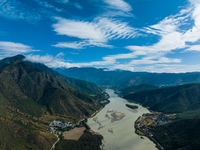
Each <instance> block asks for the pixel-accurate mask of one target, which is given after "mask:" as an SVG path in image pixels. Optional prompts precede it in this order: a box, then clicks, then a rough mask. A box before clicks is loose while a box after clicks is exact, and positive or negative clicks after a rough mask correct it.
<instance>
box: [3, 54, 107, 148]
mask: <svg viewBox="0 0 200 150" xmlns="http://www.w3.org/2000/svg"><path fill="white" fill-rule="evenodd" d="M24 58H25V57H24V56H22V55H17V56H14V57H10V58H5V59H3V60H1V61H0V122H1V123H0V129H1V130H0V145H1V148H2V149H13V148H15V149H20V150H22V149H34V150H35V149H49V147H50V146H51V145H53V142H55V140H56V137H54V136H53V135H51V134H49V133H48V132H46V130H47V127H46V125H48V124H49V121H52V120H53V119H58V118H59V119H61V120H68V121H75V120H77V119H78V118H80V117H83V116H87V117H89V116H91V115H92V114H93V113H95V112H96V111H97V110H99V109H100V108H101V105H100V104H99V103H98V100H100V99H102V98H104V93H103V91H102V90H101V89H100V88H99V87H98V86H96V85H95V84H94V83H90V82H86V81H82V80H77V79H72V78H67V77H65V76H63V75H60V74H59V73H57V72H55V71H53V70H52V69H50V68H48V67H46V66H45V65H43V64H35V63H31V62H27V61H24ZM13 136H14V137H15V138H13ZM10 140H11V143H12V144H10V142H9V141H10ZM22 143H23V144H22Z"/></svg>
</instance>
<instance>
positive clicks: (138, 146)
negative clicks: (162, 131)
mask: <svg viewBox="0 0 200 150" xmlns="http://www.w3.org/2000/svg"><path fill="white" fill-rule="evenodd" d="M106 92H107V93H108V94H109V95H110V99H109V100H110V103H109V104H108V105H106V106H105V107H104V108H103V109H102V110H101V111H100V112H99V113H97V114H96V115H95V116H94V117H93V118H95V119H93V118H90V119H88V125H89V126H90V127H91V129H92V130H94V131H96V132H98V133H100V134H101V135H102V136H103V137H104V141H103V145H104V146H103V148H104V149H105V150H157V148H156V147H155V144H154V143H153V142H152V141H150V140H149V139H148V138H146V137H144V139H142V138H141V136H138V135H137V134H135V128H134V122H135V121H136V120H137V118H138V117H139V116H141V115H142V114H143V113H148V112H149V111H148V110H147V109H146V108H144V107H142V106H140V105H137V104H134V103H129V102H127V101H126V100H125V99H123V98H120V97H118V96H117V94H115V93H114V91H113V90H112V89H107V90H106ZM125 104H134V105H137V106H138V107H139V108H138V110H137V112H133V111H130V109H129V108H127V107H126V106H125ZM108 110H109V111H108ZM112 111H113V112H120V113H119V114H124V115H125V117H123V118H122V119H121V118H118V119H119V120H117V119H115V120H114V121H113V120H112V118H113V116H112V113H113V112H112ZM106 114H107V115H106ZM105 115H106V116H105ZM100 125H101V126H100ZM99 127H100V128H99Z"/></svg>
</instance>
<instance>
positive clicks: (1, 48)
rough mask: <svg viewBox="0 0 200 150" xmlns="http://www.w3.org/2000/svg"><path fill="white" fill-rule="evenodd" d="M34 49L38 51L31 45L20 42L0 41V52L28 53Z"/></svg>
mask: <svg viewBox="0 0 200 150" xmlns="http://www.w3.org/2000/svg"><path fill="white" fill-rule="evenodd" d="M34 51H39V50H34V49H32V47H30V46H28V45H24V44H21V43H14V42H7V41H0V52H1V53H7V54H8V53H10V54H18V53H30V52H34Z"/></svg>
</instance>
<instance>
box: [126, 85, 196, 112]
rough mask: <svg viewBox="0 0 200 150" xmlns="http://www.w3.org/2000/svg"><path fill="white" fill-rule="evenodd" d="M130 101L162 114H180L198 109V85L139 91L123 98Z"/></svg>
mask: <svg viewBox="0 0 200 150" xmlns="http://www.w3.org/2000/svg"><path fill="white" fill-rule="evenodd" d="M124 98H126V99H129V100H130V101H135V102H138V103H140V104H142V105H144V106H145V107H149V108H150V109H152V110H155V111H161V112H164V113H181V112H184V111H188V110H196V109H199V108H200V84H199V83H194V84H186V85H180V86H175V87H165V88H159V89H153V90H146V91H141V92H138V93H133V94H130V95H126V96H124Z"/></svg>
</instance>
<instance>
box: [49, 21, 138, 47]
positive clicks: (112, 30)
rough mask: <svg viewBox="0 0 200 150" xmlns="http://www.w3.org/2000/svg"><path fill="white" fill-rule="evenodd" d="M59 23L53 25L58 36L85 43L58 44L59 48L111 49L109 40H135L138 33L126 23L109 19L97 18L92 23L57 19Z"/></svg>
mask: <svg viewBox="0 0 200 150" xmlns="http://www.w3.org/2000/svg"><path fill="white" fill-rule="evenodd" d="M55 19H56V20H57V21H58V23H56V24H53V28H54V31H55V32H57V34H58V35H67V36H69V37H77V38H79V39H82V40H83V41H81V42H79V43H77V42H75V43H58V44H57V45H56V46H57V47H59V46H60V47H64V45H65V47H71V48H73V47H74V48H76V49H77V48H81V47H83V46H86V45H95V46H100V47H110V46H108V45H107V42H108V41H109V40H113V39H125V38H133V37H135V36H136V33H137V31H136V30H135V29H134V28H132V27H130V26H129V25H128V24H127V23H126V22H121V21H119V20H114V19H109V18H96V19H94V20H93V21H92V22H88V21H79V20H68V19H64V18H60V17H56V18H55Z"/></svg>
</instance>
